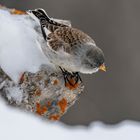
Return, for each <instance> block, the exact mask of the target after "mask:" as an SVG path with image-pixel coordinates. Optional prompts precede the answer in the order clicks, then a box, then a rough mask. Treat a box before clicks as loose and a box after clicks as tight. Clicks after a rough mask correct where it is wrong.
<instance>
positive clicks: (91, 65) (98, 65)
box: [80, 45, 106, 74]
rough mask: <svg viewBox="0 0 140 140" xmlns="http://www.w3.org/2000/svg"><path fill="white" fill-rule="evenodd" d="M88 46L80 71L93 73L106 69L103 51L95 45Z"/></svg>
mask: <svg viewBox="0 0 140 140" xmlns="http://www.w3.org/2000/svg"><path fill="white" fill-rule="evenodd" d="M88 48H89V49H87V51H86V53H85V56H84V57H83V59H82V67H81V69H80V72H81V73H87V74H88V73H89V74H92V73H95V72H97V71H98V70H102V71H106V67H105V59H104V53H103V51H102V50H101V49H100V48H99V47H97V46H95V45H92V46H91V47H88Z"/></svg>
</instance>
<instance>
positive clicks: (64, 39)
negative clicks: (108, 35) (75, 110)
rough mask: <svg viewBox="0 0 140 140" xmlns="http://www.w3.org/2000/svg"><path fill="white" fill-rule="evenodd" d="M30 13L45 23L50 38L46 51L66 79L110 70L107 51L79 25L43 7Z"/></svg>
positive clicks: (44, 33) (41, 22)
mask: <svg viewBox="0 0 140 140" xmlns="http://www.w3.org/2000/svg"><path fill="white" fill-rule="evenodd" d="M27 13H28V14H29V15H30V16H31V17H32V18H33V19H34V20H36V21H37V22H39V23H40V25H41V30H42V34H43V37H44V39H45V40H46V42H47V46H46V52H45V54H46V55H47V56H48V58H49V59H50V60H51V62H52V63H54V64H55V65H58V66H60V68H61V70H62V72H63V74H64V77H65V80H68V79H67V76H66V75H68V74H70V73H72V74H73V75H74V76H75V75H76V77H77V80H76V81H78V79H79V78H80V76H79V75H78V72H81V73H86V74H92V73H95V72H97V71H98V70H99V69H100V70H103V71H106V68H105V65H104V61H105V60H104V54H103V51H102V50H101V49H100V48H99V47H97V46H96V44H95V42H94V40H93V39H92V38H91V37H90V36H88V35H87V34H85V33H84V32H82V31H81V30H79V29H76V28H73V27H71V26H69V25H65V24H61V23H58V22H56V21H54V20H52V19H51V18H50V17H49V16H48V15H47V14H46V12H45V11H44V10H43V9H41V8H39V9H35V10H28V11H27Z"/></svg>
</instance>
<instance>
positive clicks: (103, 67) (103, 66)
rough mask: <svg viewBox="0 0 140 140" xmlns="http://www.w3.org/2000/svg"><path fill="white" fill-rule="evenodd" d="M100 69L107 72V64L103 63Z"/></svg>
mask: <svg viewBox="0 0 140 140" xmlns="http://www.w3.org/2000/svg"><path fill="white" fill-rule="evenodd" d="M99 70H101V71H104V72H106V67H105V64H102V65H101V66H100V67H99Z"/></svg>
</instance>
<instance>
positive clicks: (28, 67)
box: [0, 10, 50, 83]
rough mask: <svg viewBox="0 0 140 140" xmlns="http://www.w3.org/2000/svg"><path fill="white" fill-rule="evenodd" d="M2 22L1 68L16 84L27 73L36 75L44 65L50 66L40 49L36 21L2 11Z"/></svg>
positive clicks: (0, 41)
mask: <svg viewBox="0 0 140 140" xmlns="http://www.w3.org/2000/svg"><path fill="white" fill-rule="evenodd" d="M0 21H1V22H0V38H1V39H0V67H1V68H2V69H3V71H4V72H6V73H7V74H8V76H9V77H10V78H11V79H12V80H13V81H14V82H16V83H17V82H18V81H19V78H20V76H21V75H22V74H23V73H24V72H25V71H28V72H32V73H35V72H37V71H38V70H39V68H40V66H41V65H42V64H46V65H50V62H49V60H48V59H47V58H46V56H45V55H44V54H43V53H42V51H41V49H40V47H41V46H40V42H38V40H40V38H41V36H40V35H39V33H38V32H37V31H36V30H35V29H34V28H35V27H36V26H38V25H37V23H35V21H33V20H31V18H29V16H27V15H23V16H21V15H20V16H19V15H11V14H9V12H7V11H4V10H0Z"/></svg>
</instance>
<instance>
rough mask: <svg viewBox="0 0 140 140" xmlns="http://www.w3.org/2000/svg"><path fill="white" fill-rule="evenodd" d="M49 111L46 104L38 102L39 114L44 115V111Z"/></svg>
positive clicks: (37, 110)
mask: <svg viewBox="0 0 140 140" xmlns="http://www.w3.org/2000/svg"><path fill="white" fill-rule="evenodd" d="M46 111H47V107H46V106H42V107H41V105H40V103H36V113H37V114H39V115H44V113H45V112H46Z"/></svg>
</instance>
